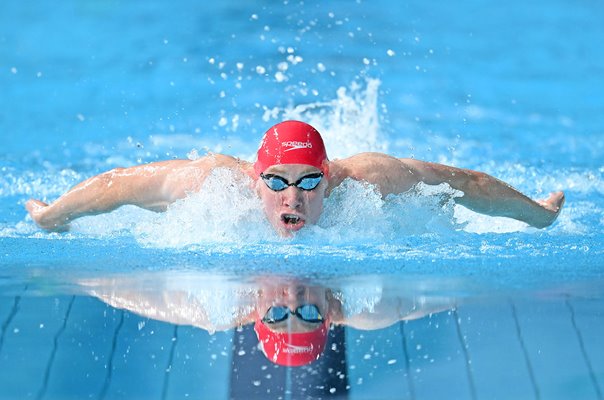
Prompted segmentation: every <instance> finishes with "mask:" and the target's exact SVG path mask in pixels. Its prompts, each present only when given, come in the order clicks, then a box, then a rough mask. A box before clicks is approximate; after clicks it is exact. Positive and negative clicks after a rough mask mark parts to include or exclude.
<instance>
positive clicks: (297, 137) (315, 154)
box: [254, 121, 327, 175]
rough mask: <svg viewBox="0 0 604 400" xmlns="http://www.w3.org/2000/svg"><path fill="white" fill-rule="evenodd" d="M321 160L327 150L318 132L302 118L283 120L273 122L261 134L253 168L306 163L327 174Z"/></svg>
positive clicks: (325, 158) (324, 157)
mask: <svg viewBox="0 0 604 400" xmlns="http://www.w3.org/2000/svg"><path fill="white" fill-rule="evenodd" d="M325 161H327V152H326V151H325V145H324V144H323V139H322V138H321V134H320V133H319V132H318V131H317V130H316V129H315V128H313V127H312V126H310V125H309V124H307V123H305V122H300V121H285V122H281V123H279V124H277V125H273V126H272V127H271V128H269V130H268V131H266V133H265V134H264V137H263V138H262V142H260V148H259V149H258V160H257V161H256V163H255V164H254V171H256V174H257V175H260V174H261V173H262V172H264V171H265V170H266V169H267V168H268V167H271V166H273V165H280V164H306V165H312V166H313V167H317V168H319V169H320V170H322V171H323V173H325V174H326V175H327V164H326V163H325Z"/></svg>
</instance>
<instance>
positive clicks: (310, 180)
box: [260, 172, 323, 192]
mask: <svg viewBox="0 0 604 400" xmlns="http://www.w3.org/2000/svg"><path fill="white" fill-rule="evenodd" d="M260 177H261V178H262V180H263V181H264V183H266V186H268V188H269V189H271V190H273V191H275V192H280V191H282V190H285V189H287V188H288V187H289V186H295V187H297V188H299V189H301V190H313V189H314V188H316V187H317V186H319V183H321V179H323V173H322V172H319V173H315V174H309V175H304V176H303V177H302V178H300V179H298V180H297V181H296V182H294V183H289V181H288V180H287V179H285V178H283V177H281V176H279V175H273V174H267V175H264V174H260Z"/></svg>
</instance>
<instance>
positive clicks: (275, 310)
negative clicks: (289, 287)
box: [262, 304, 323, 323]
mask: <svg viewBox="0 0 604 400" xmlns="http://www.w3.org/2000/svg"><path fill="white" fill-rule="evenodd" d="M290 314H293V315H295V316H297V317H298V318H300V319H301V320H302V321H305V322H313V323H314V322H322V321H323V316H322V315H321V313H320V312H319V308H318V307H317V306H316V305H314V304H303V305H301V306H299V307H298V308H296V309H295V310H294V311H293V312H292V311H291V310H290V309H289V308H288V307H285V306H273V307H271V308H269V309H268V311H267V312H266V314H265V315H264V318H262V322H267V323H276V322H281V321H285V320H286V319H287V318H288V317H289V315H290Z"/></svg>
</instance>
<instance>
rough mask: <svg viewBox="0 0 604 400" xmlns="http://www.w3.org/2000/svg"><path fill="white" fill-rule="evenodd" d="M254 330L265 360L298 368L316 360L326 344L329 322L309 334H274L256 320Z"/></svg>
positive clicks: (324, 322)
mask: <svg viewBox="0 0 604 400" xmlns="http://www.w3.org/2000/svg"><path fill="white" fill-rule="evenodd" d="M254 330H255V331H256V335H257V336H258V341H259V342H260V347H261V348H262V351H263V352H264V355H265V356H266V358H268V359H269V360H271V361H272V362H274V363H275V364H279V365H284V366H286V367H299V366H302V365H306V364H310V363H311V362H313V361H315V360H317V359H318V358H319V357H320V356H321V354H323V350H324V349H325V343H326V342H327V332H328V331H329V322H328V321H327V320H325V321H323V323H322V324H321V326H320V327H318V328H317V329H315V330H314V331H311V332H302V333H292V332H274V331H272V330H270V329H269V328H268V327H267V326H266V325H265V324H264V323H263V322H262V321H261V320H257V321H256V324H255V325H254Z"/></svg>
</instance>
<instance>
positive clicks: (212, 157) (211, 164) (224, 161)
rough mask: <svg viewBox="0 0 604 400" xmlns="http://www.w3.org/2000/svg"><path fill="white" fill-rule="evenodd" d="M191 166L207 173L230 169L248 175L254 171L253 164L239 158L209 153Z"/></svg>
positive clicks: (192, 162)
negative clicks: (214, 170) (217, 169)
mask: <svg viewBox="0 0 604 400" xmlns="http://www.w3.org/2000/svg"><path fill="white" fill-rule="evenodd" d="M190 166H192V167H195V168H201V169H204V170H206V171H207V172H211V170H213V169H216V168H228V169H231V170H233V171H237V172H244V173H247V172H248V171H252V170H253V164H252V163H251V162H249V161H245V160H242V159H240V158H237V157H233V156H229V155H226V154H219V153H208V154H207V155H205V156H203V157H200V158H198V159H196V160H192V161H191V164H190Z"/></svg>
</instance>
